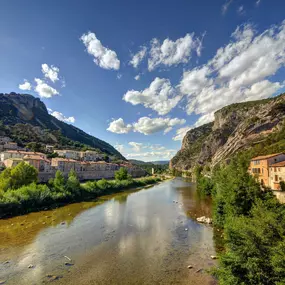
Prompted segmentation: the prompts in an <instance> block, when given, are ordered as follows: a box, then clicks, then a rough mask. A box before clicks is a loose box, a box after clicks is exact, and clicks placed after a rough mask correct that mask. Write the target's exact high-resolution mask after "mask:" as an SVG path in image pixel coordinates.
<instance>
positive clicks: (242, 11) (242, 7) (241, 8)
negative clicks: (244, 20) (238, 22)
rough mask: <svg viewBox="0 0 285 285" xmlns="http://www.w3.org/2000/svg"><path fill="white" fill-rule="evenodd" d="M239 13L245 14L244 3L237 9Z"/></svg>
mask: <svg viewBox="0 0 285 285" xmlns="http://www.w3.org/2000/svg"><path fill="white" fill-rule="evenodd" d="M237 13H238V14H239V15H245V10H244V6H243V5H240V6H239V7H238V9H237Z"/></svg>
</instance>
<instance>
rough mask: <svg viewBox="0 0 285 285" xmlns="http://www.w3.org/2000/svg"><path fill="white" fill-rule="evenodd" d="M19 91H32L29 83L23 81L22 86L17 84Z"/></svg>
mask: <svg viewBox="0 0 285 285" xmlns="http://www.w3.org/2000/svg"><path fill="white" fill-rule="evenodd" d="M19 89H21V90H31V89H32V85H31V83H30V82H29V81H28V80H26V79H24V83H23V84H19Z"/></svg>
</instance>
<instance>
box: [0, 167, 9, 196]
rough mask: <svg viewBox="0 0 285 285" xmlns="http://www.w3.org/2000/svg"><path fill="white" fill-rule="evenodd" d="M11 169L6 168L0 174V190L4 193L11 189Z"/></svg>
mask: <svg viewBox="0 0 285 285" xmlns="http://www.w3.org/2000/svg"><path fill="white" fill-rule="evenodd" d="M11 180H12V177H11V168H6V169H5V170H4V171H2V172H1V174H0V190H2V191H4V192H6V191H7V190H9V189H10V188H11V187H12V181H11Z"/></svg>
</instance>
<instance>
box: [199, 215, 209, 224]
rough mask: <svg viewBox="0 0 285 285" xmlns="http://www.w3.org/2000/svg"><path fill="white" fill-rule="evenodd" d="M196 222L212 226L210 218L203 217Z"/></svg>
mask: <svg viewBox="0 0 285 285" xmlns="http://www.w3.org/2000/svg"><path fill="white" fill-rule="evenodd" d="M197 222H199V223H203V224H212V219H211V218H206V217H205V216H203V217H200V218H197Z"/></svg>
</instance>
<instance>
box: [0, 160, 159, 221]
mask: <svg viewBox="0 0 285 285" xmlns="http://www.w3.org/2000/svg"><path fill="white" fill-rule="evenodd" d="M37 177H38V173H37V170H36V169H35V168H34V167H33V166H31V165H29V164H27V163H24V162H22V163H20V164H18V165H17V166H16V167H13V168H6V169H5V170H4V171H3V172H1V174H0V218H3V217H8V216H13V215H19V214H24V213H28V212H32V211H39V210H42V209H43V208H46V207H57V206H59V205H64V204H67V203H72V202H76V201H85V200H92V199H96V198H97V197H99V196H103V195H107V194H112V193H116V192H120V191H124V190H126V189H128V188H135V187H142V186H146V185H150V184H154V183H156V182H158V181H161V179H160V178H158V177H144V178H139V179H133V178H132V177H131V176H130V175H129V174H128V172H127V170H126V169H125V168H120V169H119V170H118V171H116V173H115V179H114V180H106V179H101V180H99V181H88V182H86V183H80V182H79V180H78V178H77V175H76V173H75V172H74V171H70V173H69V175H68V178H67V179H65V178H64V176H63V174H62V173H61V172H60V171H59V170H58V171H57V172H56V174H55V178H54V179H50V180H49V182H48V183H47V184H38V183H37Z"/></svg>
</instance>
